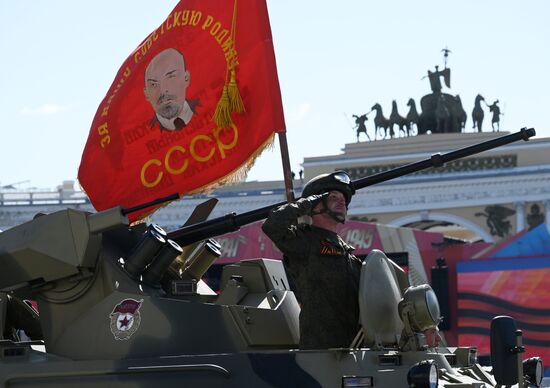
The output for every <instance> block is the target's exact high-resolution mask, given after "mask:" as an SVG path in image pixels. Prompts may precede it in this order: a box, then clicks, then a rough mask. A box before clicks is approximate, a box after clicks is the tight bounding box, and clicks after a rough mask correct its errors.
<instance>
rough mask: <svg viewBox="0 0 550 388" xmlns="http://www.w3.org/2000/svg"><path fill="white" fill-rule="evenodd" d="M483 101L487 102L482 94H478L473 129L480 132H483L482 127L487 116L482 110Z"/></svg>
mask: <svg viewBox="0 0 550 388" xmlns="http://www.w3.org/2000/svg"><path fill="white" fill-rule="evenodd" d="M481 101H483V102H485V99H484V98H483V96H482V95H481V94H478V95H477V96H476V100H475V103H474V109H473V110H472V121H473V126H472V128H476V127H477V131H478V132H481V126H482V125H483V116H484V115H485V114H484V113H483V109H482V108H481Z"/></svg>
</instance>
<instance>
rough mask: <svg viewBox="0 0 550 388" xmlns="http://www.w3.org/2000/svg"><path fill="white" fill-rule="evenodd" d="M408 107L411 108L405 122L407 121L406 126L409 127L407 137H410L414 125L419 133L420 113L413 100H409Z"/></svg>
mask: <svg viewBox="0 0 550 388" xmlns="http://www.w3.org/2000/svg"><path fill="white" fill-rule="evenodd" d="M407 106H408V107H409V113H407V117H405V120H406V121H407V123H406V124H405V125H406V126H407V136H410V135H411V133H412V129H413V125H415V126H416V127H417V132H418V111H417V110H416V103H415V102H414V99H412V98H409V101H408V102H407Z"/></svg>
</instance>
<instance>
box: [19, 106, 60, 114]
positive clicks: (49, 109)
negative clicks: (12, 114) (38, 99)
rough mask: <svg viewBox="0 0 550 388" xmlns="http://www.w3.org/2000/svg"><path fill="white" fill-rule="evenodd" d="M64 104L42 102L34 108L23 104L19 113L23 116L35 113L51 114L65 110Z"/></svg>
mask: <svg viewBox="0 0 550 388" xmlns="http://www.w3.org/2000/svg"><path fill="white" fill-rule="evenodd" d="M67 109H68V107H67V106H65V105H58V104H43V105H40V106H37V107H34V108H31V107H28V106H25V107H23V108H22V109H21V110H20V111H19V113H20V114H22V115H24V116H36V115H52V114H56V113H59V112H63V111H65V110H67Z"/></svg>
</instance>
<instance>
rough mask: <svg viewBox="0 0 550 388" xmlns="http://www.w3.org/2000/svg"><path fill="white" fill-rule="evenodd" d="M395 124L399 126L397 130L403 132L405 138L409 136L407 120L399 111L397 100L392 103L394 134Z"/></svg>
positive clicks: (391, 118)
mask: <svg viewBox="0 0 550 388" xmlns="http://www.w3.org/2000/svg"><path fill="white" fill-rule="evenodd" d="M395 124H397V128H399V131H400V132H403V136H405V135H407V136H409V133H408V130H407V129H406V128H407V119H406V118H404V117H403V116H401V115H400V114H399V112H398V111H397V102H395V100H393V101H392V107H391V114H390V128H391V132H393V126H394V125H395ZM398 133H399V132H398Z"/></svg>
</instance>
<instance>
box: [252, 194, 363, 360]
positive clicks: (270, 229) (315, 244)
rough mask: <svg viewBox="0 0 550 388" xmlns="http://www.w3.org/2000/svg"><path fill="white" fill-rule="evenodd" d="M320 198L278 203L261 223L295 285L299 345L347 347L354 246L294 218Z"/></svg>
mask: <svg viewBox="0 0 550 388" xmlns="http://www.w3.org/2000/svg"><path fill="white" fill-rule="evenodd" d="M320 198H321V196H319V195H312V196H310V197H308V198H301V199H299V200H297V201H296V202H295V203H291V204H286V205H283V206H281V207H279V208H277V209H275V210H274V211H272V212H271V214H270V216H269V218H268V219H267V220H266V221H265V223H264V224H263V226H262V229H263V231H264V232H265V234H267V235H268V236H269V238H271V240H272V241H273V242H274V243H275V245H277V247H278V248H279V249H280V250H281V251H282V252H283V254H284V260H285V264H286V266H287V269H288V271H289V272H290V275H291V276H292V277H293V278H294V281H295V282H296V286H297V288H298V295H299V299H300V303H301V307H302V310H301V312H300V348H301V349H325V348H337V347H349V345H350V344H351V342H352V341H353V339H354V337H355V335H356V334H357V331H358V329H359V327H358V321H359V306H358V285H359V276H360V270H361V261H360V260H359V259H358V258H356V257H355V256H354V255H353V254H352V251H353V249H354V248H353V247H351V246H349V245H348V244H346V243H345V242H344V241H343V240H342V239H341V238H340V236H338V234H336V233H334V232H332V231H329V230H326V229H322V228H318V227H316V226H313V225H308V224H298V222H297V219H298V217H301V216H304V215H309V214H310V213H311V210H312V209H313V208H314V207H315V205H316V203H317V202H318V201H319V199H320Z"/></svg>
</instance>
